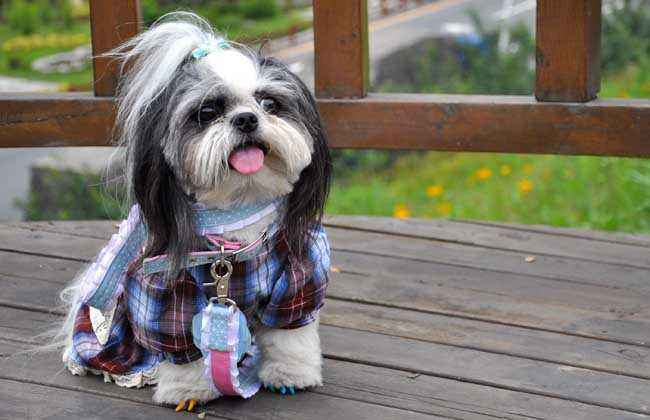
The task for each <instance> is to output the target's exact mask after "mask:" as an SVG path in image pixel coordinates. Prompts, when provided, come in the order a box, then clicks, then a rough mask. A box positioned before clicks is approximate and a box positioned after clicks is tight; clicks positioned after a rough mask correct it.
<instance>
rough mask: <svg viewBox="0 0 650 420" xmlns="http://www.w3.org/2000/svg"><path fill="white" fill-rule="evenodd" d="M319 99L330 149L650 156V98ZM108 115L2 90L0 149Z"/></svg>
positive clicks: (74, 133)
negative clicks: (583, 100)
mask: <svg viewBox="0 0 650 420" xmlns="http://www.w3.org/2000/svg"><path fill="white" fill-rule="evenodd" d="M318 105H319V110H320V112H321V115H322V117H323V120H324V123H325V125H326V126H327V130H328V133H329V137H330V143H331V145H332V147H335V148H357V149H417V150H441V151H458V152H460V151H465V152H504V153H542V154H564V155H609V156H645V157H650V138H648V133H650V101H648V100H628V99H607V100H605V99H601V100H596V101H593V102H589V103H587V104H576V103H539V102H536V101H535V99H534V98H532V97H528V96H476V95H413V94H370V95H369V96H368V97H366V98H364V99H357V100H353V99H320V100H319V101H318ZM112 112H113V111H112V100H111V99H109V98H105V99H104V98H93V97H92V96H90V95H88V94H79V93H77V94H53V95H34V94H31V95H29V94H26V95H19V94H13V95H9V96H5V97H2V99H0V147H34V146H102V145H106V144H107V140H106V139H107V138H108V133H109V132H110V129H111V124H112V121H113V113H112Z"/></svg>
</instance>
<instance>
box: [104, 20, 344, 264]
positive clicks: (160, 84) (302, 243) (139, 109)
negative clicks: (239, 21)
mask: <svg viewBox="0 0 650 420" xmlns="http://www.w3.org/2000/svg"><path fill="white" fill-rule="evenodd" d="M218 38H219V35H218V34H216V33H215V32H214V31H213V30H212V29H211V28H210V26H209V24H208V23H207V22H206V21H204V20H202V19H201V18H198V17H197V16H196V15H193V14H188V13H174V14H172V15H168V16H165V17H163V18H162V19H161V20H160V21H159V22H157V23H156V24H155V25H154V26H153V27H152V28H151V29H150V30H148V31H146V32H143V33H142V34H140V35H138V36H137V37H135V38H133V39H131V40H129V41H127V42H126V43H125V44H124V45H122V46H121V47H119V48H118V49H116V50H115V51H114V52H113V53H112V54H111V55H113V56H114V57H116V58H119V59H120V60H121V61H122V63H123V64H124V66H125V67H124V69H126V77H125V78H124V79H123V82H122V83H121V85H120V87H119V90H118V101H117V104H118V109H117V119H116V131H115V132H116V139H117V144H118V145H120V146H123V147H125V148H126V151H127V153H126V155H127V156H126V162H127V189H128V192H129V194H128V196H129V197H130V199H131V200H132V201H134V202H137V203H138V204H139V205H140V208H141V211H142V217H143V219H144V220H145V222H146V224H147V227H148V231H149V242H148V244H147V246H146V250H145V253H144V257H150V256H154V255H158V254H162V253H168V254H169V255H170V256H171V260H172V270H171V272H170V274H171V275H172V276H173V275H174V274H175V273H176V272H177V268H178V265H179V263H180V260H181V257H182V255H183V254H185V253H187V252H188V251H191V250H193V249H194V248H196V247H197V246H198V243H197V238H196V236H195V235H194V229H193V228H192V219H191V205H192V199H193V196H192V194H196V193H197V190H204V192H205V191H207V192H206V195H207V196H208V197H210V194H211V193H212V194H213V192H214V190H228V185H226V184H227V182H224V179H225V180H226V181H227V180H228V179H229V178H234V177H235V175H233V174H232V173H231V172H232V171H228V165H227V163H226V162H225V160H226V159H227V153H226V152H227V151H228V148H222V150H221V152H222V153H221V154H219V153H215V152H216V151H215V150H212V149H211V148H210V147H208V146H212V148H214V145H217V144H221V143H225V142H226V141H225V140H221V142H219V141H212V142H203V143H202V144H201V145H200V146H197V148H196V149H195V150H198V151H199V152H200V156H193V159H191V160H192V165H193V166H194V167H190V168H188V167H187V165H186V161H187V158H188V156H192V151H191V150H189V148H187V147H184V145H185V144H187V143H188V142H189V141H190V139H189V138H188V137H197V136H200V135H202V133H200V131H201V129H202V128H197V127H192V126H191V125H190V124H189V123H190V122H191V121H189V120H190V119H191V115H192V114H191V112H190V110H194V109H196V108H197V107H198V106H199V105H200V104H202V103H205V101H206V100H208V99H210V98H211V97H215V96H216V95H219V94H220V89H222V90H225V89H224V86H221V85H220V83H219V82H220V81H219V80H218V78H215V77H214V75H213V74H210V73H209V72H208V70H209V69H206V68H205V66H204V65H203V63H202V60H204V59H202V60H198V61H197V60H193V59H191V58H188V57H190V54H191V52H192V50H193V49H194V48H196V47H198V46H199V45H202V44H206V43H207V44H210V43H212V44H214V43H215V42H217V39H218ZM230 45H231V48H232V49H233V52H234V53H238V54H241V55H242V56H244V57H248V58H250V59H251V60H253V61H254V63H255V66H256V71H257V73H258V89H259V90H261V91H269V92H271V93H272V94H274V95H275V97H276V98H277V99H278V100H279V101H280V102H281V104H282V108H281V110H280V111H279V112H278V115H277V117H278V118H279V120H280V121H281V124H279V126H281V128H282V129H283V130H284V131H285V132H286V133H285V134H284V137H285V138H292V137H297V136H304V137H306V138H308V139H309V142H310V143H311V144H310V145H309V146H310V147H311V149H312V153H311V157H310V162H309V163H308V165H307V166H306V167H299V168H285V169H284V170H286V171H287V172H294V173H287V174H286V175H287V178H288V181H289V184H292V185H287V186H286V187H285V189H284V192H288V191H291V194H290V195H289V199H288V204H287V207H286V209H287V212H286V215H285V217H284V232H285V233H286V235H287V241H288V243H289V246H290V248H291V250H292V252H294V253H296V254H299V255H300V254H304V252H305V249H306V246H307V243H306V239H308V232H309V229H310V227H311V226H312V225H313V224H314V223H318V222H320V219H321V217H322V214H323V208H324V204H325V201H326V199H327V193H328V191H329V186H330V174H331V160H330V155H329V149H328V147H327V138H326V136H325V133H324V130H323V127H322V126H321V123H320V116H319V114H318V110H317V109H316V104H315V101H314V99H313V96H312V95H311V93H310V92H309V90H308V89H307V87H306V86H305V85H304V83H302V81H301V80H300V79H299V78H298V77H296V76H295V75H294V74H293V73H291V72H290V71H289V70H288V68H287V67H286V66H284V65H283V64H282V63H280V62H279V61H277V60H275V59H273V58H266V57H261V56H259V55H258V54H257V53H255V52H253V51H252V50H250V49H247V48H245V47H243V46H239V45H236V44H234V43H231V44H230ZM208 57H210V56H208ZM208 57H206V58H208ZM223 65H224V66H227V65H228V61H226V62H225V63H224V64H223ZM206 73H207V74H206ZM225 88H227V86H225ZM222 94H225V95H229V94H232V93H222ZM240 99H241V98H240ZM233 102H234V101H233ZM241 102H242V103H243V104H244V105H246V106H250V104H248V103H245V101H243V100H242V101H241ZM223 124H227V122H224V123H223ZM276 127H277V126H276ZM209 129H210V128H206V130H209ZM277 130H280V128H278V129H277ZM215 131H216V132H217V133H218V135H224V132H225V129H220V130H219V129H218V130H215ZM289 132H291V133H289ZM282 134H283V133H280V136H269V138H277V137H282ZM230 137H231V138H232V137H234V136H230ZM288 143H289V142H284V143H283V144H278V145H277V149H278V151H279V152H282V147H285V146H286V144H288ZM206 144H208V146H206ZM290 151H291V150H288V151H285V154H286V155H287V156H283V157H282V158H283V160H284V162H285V163H288V164H291V163H292V162H298V161H300V159H298V158H297V156H292V155H290ZM184 164H185V165H184ZM211 169H212V171H213V173H212V177H211V178H210V180H209V181H211V182H207V181H206V179H205V174H206V173H210V170H211ZM295 172H298V173H297V174H296V173H295ZM292 177H296V178H297V179H291V178H292ZM258 178H260V179H262V178H263V177H262V176H260V177H258ZM246 182H248V181H246ZM260 183H262V182H260ZM234 184H235V185H237V188H235V189H233V191H230V193H231V194H230V196H224V195H221V196H220V197H218V198H220V199H221V202H220V203H218V204H221V205H223V206H228V205H229V204H230V205H234V204H238V203H237V202H234V201H232V200H233V197H236V198H237V199H239V200H243V199H245V197H246V194H245V193H244V192H243V191H242V189H243V188H242V186H241V184H242V183H241V182H239V183H234ZM246 187H247V188H248V189H249V190H250V192H251V194H250V196H251V197H254V198H255V199H258V198H259V197H260V195H263V194H264V191H263V190H264V188H259V187H257V188H256V186H255V185H253V184H252V183H250V182H248V185H246ZM213 195H214V194H213ZM229 201H230V202H229Z"/></svg>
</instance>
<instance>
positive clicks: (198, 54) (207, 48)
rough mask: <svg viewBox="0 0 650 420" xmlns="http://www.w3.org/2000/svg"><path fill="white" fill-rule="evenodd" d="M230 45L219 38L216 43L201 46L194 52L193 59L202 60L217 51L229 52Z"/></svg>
mask: <svg viewBox="0 0 650 420" xmlns="http://www.w3.org/2000/svg"><path fill="white" fill-rule="evenodd" d="M228 49H230V45H229V44H228V41H226V40H225V39H224V38H219V39H217V40H216V42H211V43H209V44H208V43H205V44H201V45H199V46H198V47H196V48H194V49H193V50H192V57H194V58H195V59H197V60H198V59H200V58H203V57H205V56H206V55H208V54H210V53H211V52H215V51H217V50H228Z"/></svg>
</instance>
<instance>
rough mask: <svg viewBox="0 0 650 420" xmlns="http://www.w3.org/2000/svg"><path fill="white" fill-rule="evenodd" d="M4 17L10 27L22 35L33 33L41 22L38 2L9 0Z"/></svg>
mask: <svg viewBox="0 0 650 420" xmlns="http://www.w3.org/2000/svg"><path fill="white" fill-rule="evenodd" d="M4 17H5V19H6V21H7V25H8V26H9V27H10V28H11V29H13V30H14V31H16V32H19V33H21V34H24V35H29V34H33V33H34V32H35V31H36V29H38V28H39V27H40V26H41V24H42V19H41V12H40V11H39V7H38V4H36V3H30V2H27V1H24V0H11V1H10V2H9V4H7V6H6V7H5V10H4Z"/></svg>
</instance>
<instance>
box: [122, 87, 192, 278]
mask: <svg viewBox="0 0 650 420" xmlns="http://www.w3.org/2000/svg"><path fill="white" fill-rule="evenodd" d="M165 96H166V95H164V94H163V95H162V96H161V97H159V98H158V99H156V100H155V101H154V102H153V103H152V104H151V106H150V108H149V112H148V115H147V116H146V117H145V116H143V117H142V119H141V122H140V124H139V127H138V131H137V134H136V135H135V136H133V137H132V138H131V144H129V145H128V147H127V159H128V161H129V162H130V174H129V178H130V179H129V184H130V190H131V194H132V197H133V199H134V200H135V202H137V203H138V205H139V206H140V211H141V215H142V218H143V220H144V222H145V224H146V225H147V230H148V238H147V244H146V247H145V250H144V253H143V254H144V255H143V257H145V258H146V257H152V256H155V255H160V254H164V253H167V254H168V256H169V257H170V263H171V264H170V266H171V269H170V271H169V274H170V275H172V276H173V275H176V274H177V272H178V267H179V265H180V263H181V259H182V256H183V255H184V254H185V253H186V252H188V251H189V250H191V249H192V248H194V247H195V244H196V241H197V238H196V235H195V233H194V225H193V223H194V222H193V219H192V208H191V206H192V204H191V200H190V198H189V197H188V196H187V194H186V193H185V191H183V188H182V187H181V185H180V183H179V181H178V180H177V178H176V176H175V174H174V172H173V170H172V168H171V167H170V165H169V163H168V162H167V160H166V159H165V156H164V153H163V149H162V145H161V143H160V139H161V138H163V136H164V135H165V133H166V132H167V131H168V129H169V127H168V122H167V121H166V120H165V119H164V118H163V109H162V107H163V106H164V102H165Z"/></svg>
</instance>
